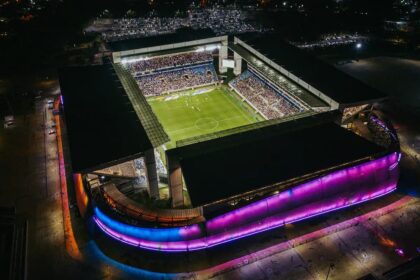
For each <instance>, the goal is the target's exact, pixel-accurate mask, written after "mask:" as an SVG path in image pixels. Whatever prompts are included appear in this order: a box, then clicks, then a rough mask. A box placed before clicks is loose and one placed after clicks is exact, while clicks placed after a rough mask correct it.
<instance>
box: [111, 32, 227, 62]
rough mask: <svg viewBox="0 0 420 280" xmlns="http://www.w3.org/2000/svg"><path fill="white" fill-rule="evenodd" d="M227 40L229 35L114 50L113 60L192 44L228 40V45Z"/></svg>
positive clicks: (116, 60)
mask: <svg viewBox="0 0 420 280" xmlns="http://www.w3.org/2000/svg"><path fill="white" fill-rule="evenodd" d="M227 40H228V37H227V36H219V37H213V38H208V39H201V40H195V41H188V42H182V43H176V44H168V45H161V46H154V47H148V48H139V49H134V50H127V51H120V52H113V53H112V60H113V62H114V63H119V62H121V59H122V58H123V57H125V56H132V55H138V54H143V53H149V52H158V51H164V50H171V49H178V48H185V47H191V46H199V45H207V44H214V43H220V42H222V43H223V42H226V45H227Z"/></svg>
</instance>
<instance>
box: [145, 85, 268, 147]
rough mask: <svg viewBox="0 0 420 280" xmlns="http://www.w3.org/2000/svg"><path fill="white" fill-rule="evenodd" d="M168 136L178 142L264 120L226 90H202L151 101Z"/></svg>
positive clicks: (170, 145) (172, 140)
mask: <svg viewBox="0 0 420 280" xmlns="http://www.w3.org/2000/svg"><path fill="white" fill-rule="evenodd" d="M148 102H149V104H150V106H151V107H152V109H153V111H154V113H155V114H156V115H157V117H158V119H159V121H160V122H161V124H162V125H163V127H164V129H165V131H166V133H167V134H168V135H169V137H170V138H171V142H170V143H169V144H167V145H166V146H167V148H173V147H175V144H176V141H178V140H182V139H186V138H189V137H194V136H199V135H203V134H207V133H212V132H216V131H221V130H225V129H229V128H234V127H238V126H242V125H247V124H251V123H255V122H258V121H260V120H263V118H262V117H261V116H259V115H258V114H256V113H253V112H254V110H253V109H252V108H251V107H250V106H249V105H247V104H246V103H245V102H242V101H241V100H240V97H239V96H238V95H236V94H235V93H232V92H229V90H228V89H227V88H225V86H221V87H212V88H201V89H195V90H190V91H185V92H177V93H173V94H170V95H165V96H159V97H153V98H149V99H148Z"/></svg>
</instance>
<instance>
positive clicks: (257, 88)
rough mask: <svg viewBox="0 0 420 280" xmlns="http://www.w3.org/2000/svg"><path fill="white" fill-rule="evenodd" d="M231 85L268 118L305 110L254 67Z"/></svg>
mask: <svg viewBox="0 0 420 280" xmlns="http://www.w3.org/2000/svg"><path fill="white" fill-rule="evenodd" d="M229 85H230V86H231V87H232V88H233V89H234V90H235V91H236V92H238V93H239V94H240V95H242V96H243V97H244V98H245V99H246V101H247V102H248V103H250V104H251V105H252V106H253V107H254V108H256V109H257V110H258V111H259V112H260V113H261V114H262V115H264V117H265V118H267V119H276V118H280V117H284V116H287V115H293V114H296V113H298V112H302V111H303V110H304V109H303V108H301V107H299V106H298V105H297V104H296V103H295V104H294V103H292V101H291V100H289V98H287V97H286V96H285V95H284V94H283V93H282V92H281V91H280V90H279V89H277V88H275V87H274V86H272V85H271V84H270V83H269V82H268V81H266V80H265V79H264V78H263V77H261V76H260V75H258V74H257V73H256V72H254V71H252V69H248V70H246V71H244V72H243V73H242V74H241V75H240V76H239V77H237V78H236V79H234V80H232V81H231V82H230V83H229Z"/></svg>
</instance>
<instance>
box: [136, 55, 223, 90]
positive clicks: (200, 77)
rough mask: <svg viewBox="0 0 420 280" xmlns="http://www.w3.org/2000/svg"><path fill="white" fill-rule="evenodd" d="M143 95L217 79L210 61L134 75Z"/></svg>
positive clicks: (200, 84)
mask: <svg viewBox="0 0 420 280" xmlns="http://www.w3.org/2000/svg"><path fill="white" fill-rule="evenodd" d="M136 80H137V83H138V85H139V87H140V89H141V90H142V92H143V94H144V95H145V96H156V95H160V94H162V93H168V92H174V91H178V90H183V89H189V88H194V87H198V86H202V85H207V84H212V83H216V82H217V81H218V79H217V75H216V71H215V70H214V66H213V64H212V63H207V64H203V65H195V66H188V67H183V68H175V69H172V70H163V71H158V72H155V73H152V74H146V75H142V76H137V77H136Z"/></svg>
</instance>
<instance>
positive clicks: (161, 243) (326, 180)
mask: <svg viewBox="0 0 420 280" xmlns="http://www.w3.org/2000/svg"><path fill="white" fill-rule="evenodd" d="M398 161H399V154H398V153H396V152H394V153H392V154H389V155H387V156H385V157H382V158H379V159H376V160H374V161H371V162H367V163H363V164H360V165H357V166H353V167H349V168H346V169H343V170H340V171H336V172H333V173H331V174H328V175H325V176H323V177H320V178H318V179H316V180H313V181H309V182H307V183H304V184H302V185H299V186H296V187H293V188H291V189H289V190H286V191H284V192H280V193H279V194H276V195H273V196H271V197H268V198H266V199H263V200H260V201H258V202H255V203H252V204H249V205H247V206H244V207H242V208H239V209H236V210H234V211H232V212H229V213H226V214H223V215H221V216H218V217H215V218H213V219H209V220H208V221H206V222H205V223H204V224H203V225H199V224H194V225H190V226H185V227H178V228H161V229H156V228H141V227H136V226H133V225H128V224H124V223H122V222H120V221H116V220H113V219H111V218H110V217H108V216H107V215H105V214H104V213H103V212H102V211H101V210H100V209H99V208H97V207H95V209H94V216H93V219H94V221H95V223H96V224H97V225H98V227H99V228H100V229H101V230H102V231H103V232H105V233H106V234H108V235H109V236H111V237H113V238H115V239H117V240H119V241H121V242H124V243H127V244H129V245H132V246H136V247H140V248H143V249H148V250H156V251H174V252H176V251H194V250H202V249H206V248H210V247H213V246H217V245H220V244H223V243H226V242H230V241H233V240H236V239H240V238H243V237H246V236H250V235H253V234H257V233H260V232H263V231H266V230H270V229H273V228H277V227H281V226H284V225H285V224H290V223H294V222H298V221H300V220H304V219H308V218H311V217H314V216H317V215H322V214H325V213H328V212H331V211H336V210H339V209H342V208H346V207H350V206H353V205H356V204H359V203H362V202H366V201H368V200H371V199H375V198H378V197H381V196H383V195H386V194H388V193H391V192H392V191H394V190H395V189H396V186H397V181H398V168H397V165H398Z"/></svg>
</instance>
